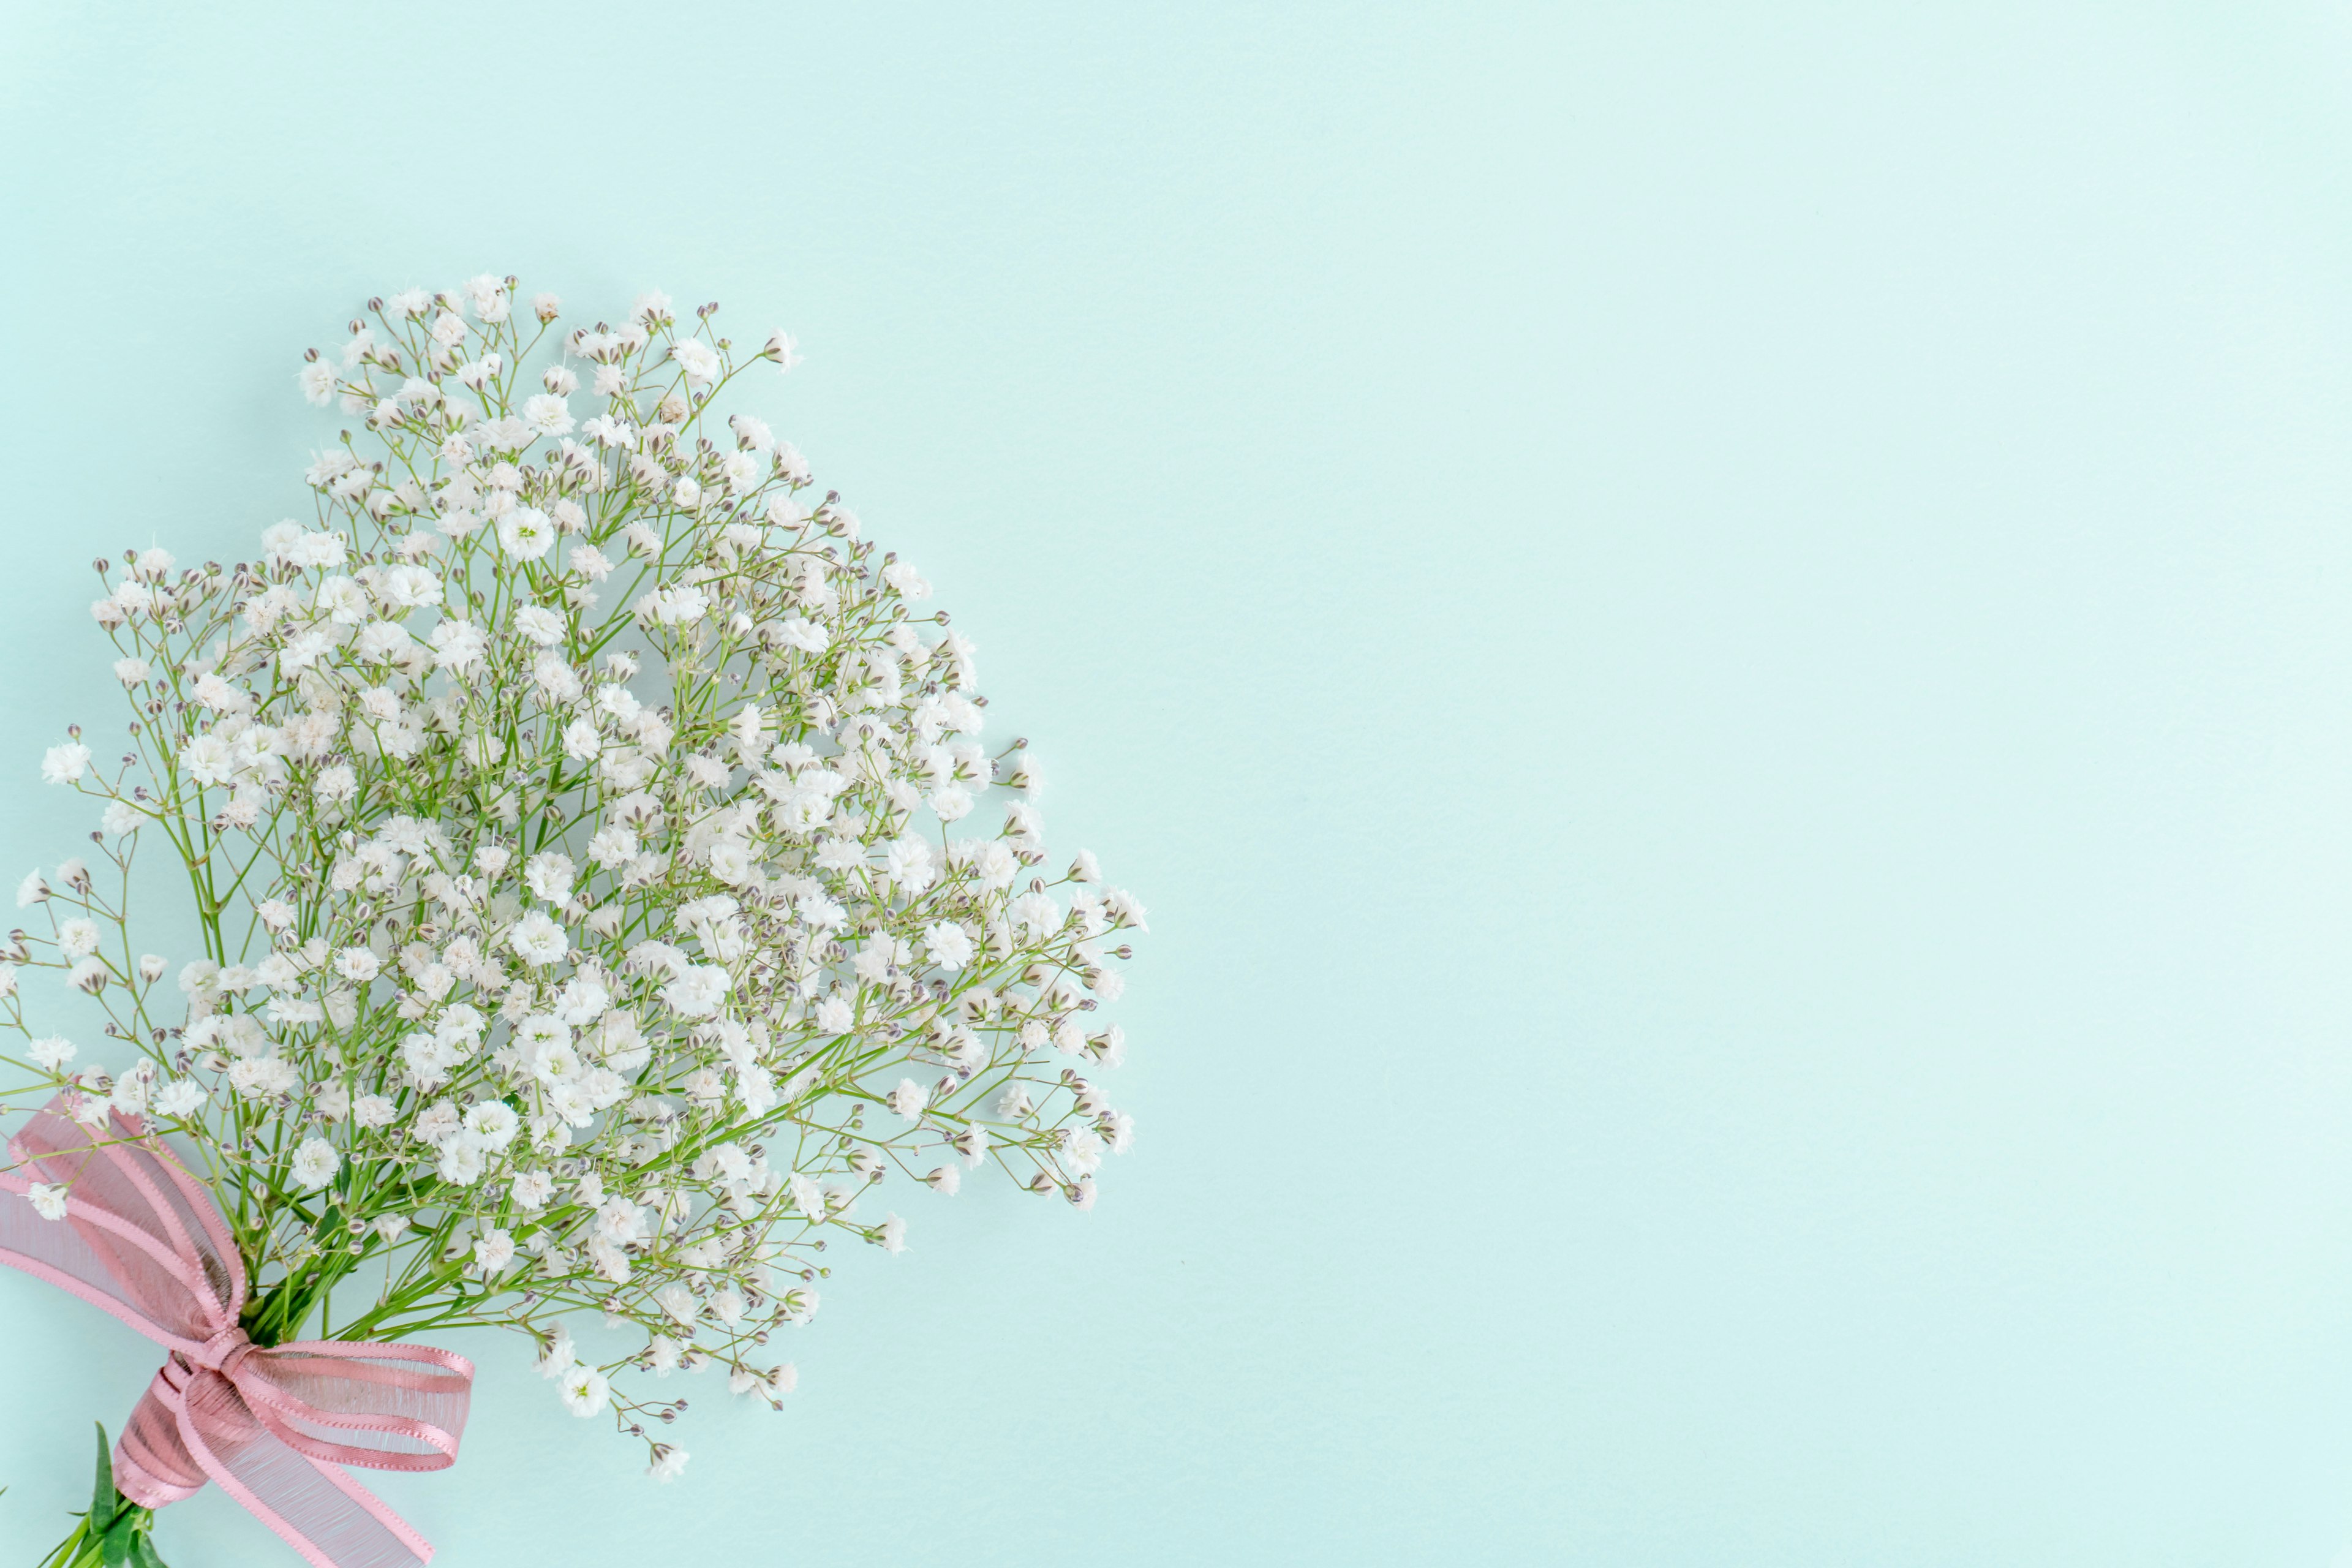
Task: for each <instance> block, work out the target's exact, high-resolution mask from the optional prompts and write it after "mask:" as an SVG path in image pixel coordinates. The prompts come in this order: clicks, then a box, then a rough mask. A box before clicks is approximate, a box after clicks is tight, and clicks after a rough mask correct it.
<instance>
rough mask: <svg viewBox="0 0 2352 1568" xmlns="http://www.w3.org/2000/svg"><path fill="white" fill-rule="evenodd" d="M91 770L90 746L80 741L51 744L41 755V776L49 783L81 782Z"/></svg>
mask: <svg viewBox="0 0 2352 1568" xmlns="http://www.w3.org/2000/svg"><path fill="white" fill-rule="evenodd" d="M87 772H89V747H88V746H85V745H83V744H82V743H81V742H79V741H68V742H66V743H65V744H64V745H62V746H51V747H50V748H49V749H48V750H47V752H44V753H43V754H42V756H41V777H42V779H43V780H44V781H45V782H47V783H49V784H79V782H80V781H81V776H82V774H84V773H87Z"/></svg>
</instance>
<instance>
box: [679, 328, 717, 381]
mask: <svg viewBox="0 0 2352 1568" xmlns="http://www.w3.org/2000/svg"><path fill="white" fill-rule="evenodd" d="M669 357H670V358H672V359H674V360H676V361H677V363H678V368H679V369H681V370H683V371H685V372H686V379H687V381H688V383H690V384H693V385H696V386H707V385H709V384H710V383H711V382H714V381H716V380H718V379H719V351H718V350H717V349H714V348H712V347H711V346H710V345H709V343H706V342H703V341H702V340H701V339H700V338H680V339H678V340H677V342H674V343H672V344H670V346H669Z"/></svg>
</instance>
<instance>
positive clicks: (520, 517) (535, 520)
mask: <svg viewBox="0 0 2352 1568" xmlns="http://www.w3.org/2000/svg"><path fill="white" fill-rule="evenodd" d="M554 547H555V524H554V522H553V521H551V520H550V519H549V517H548V515H547V514H546V513H545V512H543V511H541V510H539V509H538V508H537V507H535V506H519V507H517V508H515V509H514V510H512V511H510V512H509V513H507V514H506V516H504V517H502V518H500V519H499V549H501V550H503V551H505V552H507V553H508V554H509V555H511V556H513V557H514V558H515V559H516V560H518V561H536V560H538V559H539V558H540V557H541V556H542V555H544V554H546V553H547V552H549V551H550V550H552V549H553V548H554Z"/></svg>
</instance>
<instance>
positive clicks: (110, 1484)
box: [89, 1421, 114, 1531]
mask: <svg viewBox="0 0 2352 1568" xmlns="http://www.w3.org/2000/svg"><path fill="white" fill-rule="evenodd" d="M113 1522H114V1456H113V1455H112V1454H110V1453H109V1452H108V1451H107V1442H106V1423H105V1422H103V1421H101V1422H100V1423H98V1489H96V1490H95V1491H93V1492H91V1493H90V1494H89V1526H90V1529H92V1530H93V1531H98V1530H104V1529H105V1528H106V1527H107V1526H108V1525H110V1524H112V1523H113Z"/></svg>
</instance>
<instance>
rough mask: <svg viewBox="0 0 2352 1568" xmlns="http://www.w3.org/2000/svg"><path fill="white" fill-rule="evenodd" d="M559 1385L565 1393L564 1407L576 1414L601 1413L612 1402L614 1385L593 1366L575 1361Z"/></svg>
mask: <svg viewBox="0 0 2352 1568" xmlns="http://www.w3.org/2000/svg"><path fill="white" fill-rule="evenodd" d="M557 1387H558V1388H560V1389H561V1390H562V1394H563V1407H564V1408H565V1409H566V1410H569V1411H571V1412H572V1415H580V1416H588V1415H603V1414H604V1409H605V1406H606V1405H608V1404H610V1403H611V1399H612V1393H613V1385H612V1384H609V1383H607V1382H606V1381H605V1379H604V1373H601V1372H598V1371H597V1370H596V1369H595V1368H594V1367H593V1366H584V1365H581V1364H578V1363H574V1364H573V1365H572V1368H571V1369H570V1370H569V1371H567V1372H565V1373H563V1375H562V1381H561V1382H560V1383H559V1384H557Z"/></svg>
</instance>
